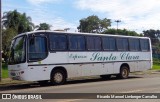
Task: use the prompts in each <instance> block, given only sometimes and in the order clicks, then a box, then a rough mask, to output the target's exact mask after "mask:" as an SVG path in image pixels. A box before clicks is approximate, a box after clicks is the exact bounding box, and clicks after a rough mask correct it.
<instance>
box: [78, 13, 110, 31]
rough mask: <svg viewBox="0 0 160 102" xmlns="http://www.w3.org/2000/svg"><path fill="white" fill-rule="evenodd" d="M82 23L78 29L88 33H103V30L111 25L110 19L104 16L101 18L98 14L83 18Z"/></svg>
mask: <svg viewBox="0 0 160 102" xmlns="http://www.w3.org/2000/svg"><path fill="white" fill-rule="evenodd" d="M79 22H80V25H79V26H78V27H77V29H78V30H79V31H80V32H88V33H94V32H96V33H101V32H102V31H104V30H106V29H108V27H109V26H111V21H110V19H107V18H104V19H102V20H101V19H99V18H98V16H95V15H92V16H89V17H87V18H83V19H81V20H80V21H79Z"/></svg>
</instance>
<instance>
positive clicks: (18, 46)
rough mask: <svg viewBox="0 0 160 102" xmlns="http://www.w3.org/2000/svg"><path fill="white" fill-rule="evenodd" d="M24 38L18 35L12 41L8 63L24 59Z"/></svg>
mask: <svg viewBox="0 0 160 102" xmlns="http://www.w3.org/2000/svg"><path fill="white" fill-rule="evenodd" d="M25 39H26V37H25V36H20V37H18V38H15V39H14V40H13V41H12V45H11V53H10V58H9V63H10V64H19V63H24V62H25V61H26V53H25V47H26V45H25V41H26V40H25Z"/></svg>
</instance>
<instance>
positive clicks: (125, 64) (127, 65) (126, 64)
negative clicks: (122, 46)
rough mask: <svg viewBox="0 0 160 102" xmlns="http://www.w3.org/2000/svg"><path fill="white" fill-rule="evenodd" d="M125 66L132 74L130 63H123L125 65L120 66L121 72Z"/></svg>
mask: <svg viewBox="0 0 160 102" xmlns="http://www.w3.org/2000/svg"><path fill="white" fill-rule="evenodd" d="M123 66H126V67H127V68H128V70H129V72H130V66H129V64H128V63H123V64H122V65H121V66H120V71H121V69H122V67H123ZM120 71H119V72H120Z"/></svg>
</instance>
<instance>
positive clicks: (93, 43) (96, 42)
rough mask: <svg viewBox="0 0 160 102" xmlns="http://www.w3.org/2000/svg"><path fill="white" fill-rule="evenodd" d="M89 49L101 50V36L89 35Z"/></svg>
mask: <svg viewBox="0 0 160 102" xmlns="http://www.w3.org/2000/svg"><path fill="white" fill-rule="evenodd" d="M87 49H88V50H92V51H99V50H101V49H102V48H101V38H100V37H97V36H87Z"/></svg>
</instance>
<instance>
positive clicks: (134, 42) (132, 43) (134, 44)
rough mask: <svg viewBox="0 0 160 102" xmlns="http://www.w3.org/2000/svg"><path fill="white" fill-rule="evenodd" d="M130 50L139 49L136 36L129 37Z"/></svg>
mask: <svg viewBox="0 0 160 102" xmlns="http://www.w3.org/2000/svg"><path fill="white" fill-rule="evenodd" d="M129 47H130V51H140V41H139V39H136V38H131V39H129Z"/></svg>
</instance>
